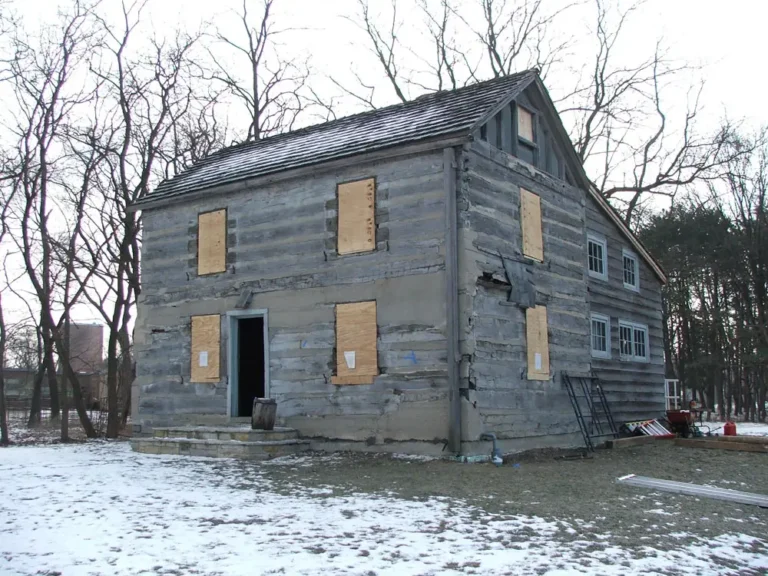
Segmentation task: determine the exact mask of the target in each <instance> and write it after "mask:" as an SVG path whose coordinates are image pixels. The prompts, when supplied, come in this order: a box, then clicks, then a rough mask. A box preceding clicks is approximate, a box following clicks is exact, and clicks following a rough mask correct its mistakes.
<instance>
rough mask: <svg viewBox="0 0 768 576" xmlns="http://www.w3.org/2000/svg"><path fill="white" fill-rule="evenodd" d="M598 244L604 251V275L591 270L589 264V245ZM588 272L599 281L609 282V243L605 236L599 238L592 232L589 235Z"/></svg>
mask: <svg viewBox="0 0 768 576" xmlns="http://www.w3.org/2000/svg"><path fill="white" fill-rule="evenodd" d="M590 242H591V243H593V244H598V245H599V246H601V247H602V249H603V258H602V262H603V273H602V274H600V273H599V272H596V271H594V270H592V269H591V268H590V265H589V264H590V262H589V244H590ZM587 272H588V273H589V276H590V277H592V278H597V279H598V280H604V281H606V282H607V281H608V241H607V240H606V239H605V238H604V237H603V236H598V235H597V234H593V233H591V232H588V233H587Z"/></svg>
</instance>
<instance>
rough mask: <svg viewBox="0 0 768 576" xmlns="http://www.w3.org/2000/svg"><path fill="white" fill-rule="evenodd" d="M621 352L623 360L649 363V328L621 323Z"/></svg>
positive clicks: (630, 323)
mask: <svg viewBox="0 0 768 576" xmlns="http://www.w3.org/2000/svg"><path fill="white" fill-rule="evenodd" d="M619 350H620V352H621V359H622V360H636V361H638V362H647V361H648V327H647V326H646V325H644V324H635V323H633V322H625V321H624V320H620V321H619Z"/></svg>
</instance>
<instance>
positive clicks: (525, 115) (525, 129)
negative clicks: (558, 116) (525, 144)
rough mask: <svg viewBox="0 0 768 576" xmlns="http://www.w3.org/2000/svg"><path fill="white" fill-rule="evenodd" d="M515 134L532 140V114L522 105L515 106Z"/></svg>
mask: <svg viewBox="0 0 768 576" xmlns="http://www.w3.org/2000/svg"><path fill="white" fill-rule="evenodd" d="M517 135H518V136H519V137H520V138H525V139H526V140H528V141H529V142H533V141H534V140H533V114H531V113H530V112H529V111H528V110H526V109H525V108H523V107H522V106H518V107H517Z"/></svg>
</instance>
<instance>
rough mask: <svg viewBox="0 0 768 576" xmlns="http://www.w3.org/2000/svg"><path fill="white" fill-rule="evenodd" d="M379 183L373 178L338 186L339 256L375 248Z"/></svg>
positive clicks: (369, 250)
mask: <svg viewBox="0 0 768 576" xmlns="http://www.w3.org/2000/svg"><path fill="white" fill-rule="evenodd" d="M375 194H376V181H375V180H374V179H373V178H367V179H366V180H356V181H354V182H346V183H344V184H339V186H338V201H339V212H338V246H337V249H338V253H339V254H357V253H359V252H371V251H372V250H375V249H376V201H375Z"/></svg>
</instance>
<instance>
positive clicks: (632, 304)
mask: <svg viewBox="0 0 768 576" xmlns="http://www.w3.org/2000/svg"><path fill="white" fill-rule="evenodd" d="M586 214H587V231H588V232H592V233H595V234H598V235H600V236H602V237H604V238H605V240H606V242H607V244H608V280H607V281H605V280H600V279H597V278H592V277H589V280H588V283H589V296H588V299H589V307H590V311H591V312H595V313H599V314H604V315H606V316H609V317H610V319H611V357H610V359H602V358H593V359H592V369H593V370H594V372H595V374H596V375H597V376H598V377H599V378H600V380H601V381H602V382H603V386H604V389H605V391H606V395H607V397H608V401H609V402H610V404H611V408H612V410H613V413H614V417H615V418H616V420H617V421H622V422H623V421H631V420H640V419H646V418H657V417H659V416H660V415H661V414H662V413H663V411H664V356H663V353H664V343H663V340H662V338H663V336H662V314H661V283H660V281H659V280H658V278H657V277H656V275H655V274H654V273H653V271H652V270H651V269H650V267H649V266H648V265H647V264H646V263H645V261H644V260H643V259H642V258H640V257H639V256H638V262H639V270H640V291H639V292H635V291H633V290H629V289H627V288H625V287H624V279H623V260H622V249H623V248H626V249H629V250H632V251H633V252H635V251H634V250H633V249H632V247H631V246H630V245H629V242H628V241H627V239H626V238H625V237H624V236H623V235H622V234H621V233H620V232H619V230H618V228H617V227H616V225H615V224H613V223H612V222H611V221H610V220H609V219H608V217H607V216H606V215H605V214H604V213H603V212H602V211H601V210H600V208H599V207H598V206H597V203H596V202H594V200H592V199H591V198H590V199H588V201H587V211H586ZM584 259H585V262H586V255H585V257H584ZM620 319H621V320H628V321H631V322H637V323H640V324H646V325H647V326H648V340H649V346H650V361H649V362H634V361H624V360H621V359H620V355H619V320H620Z"/></svg>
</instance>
